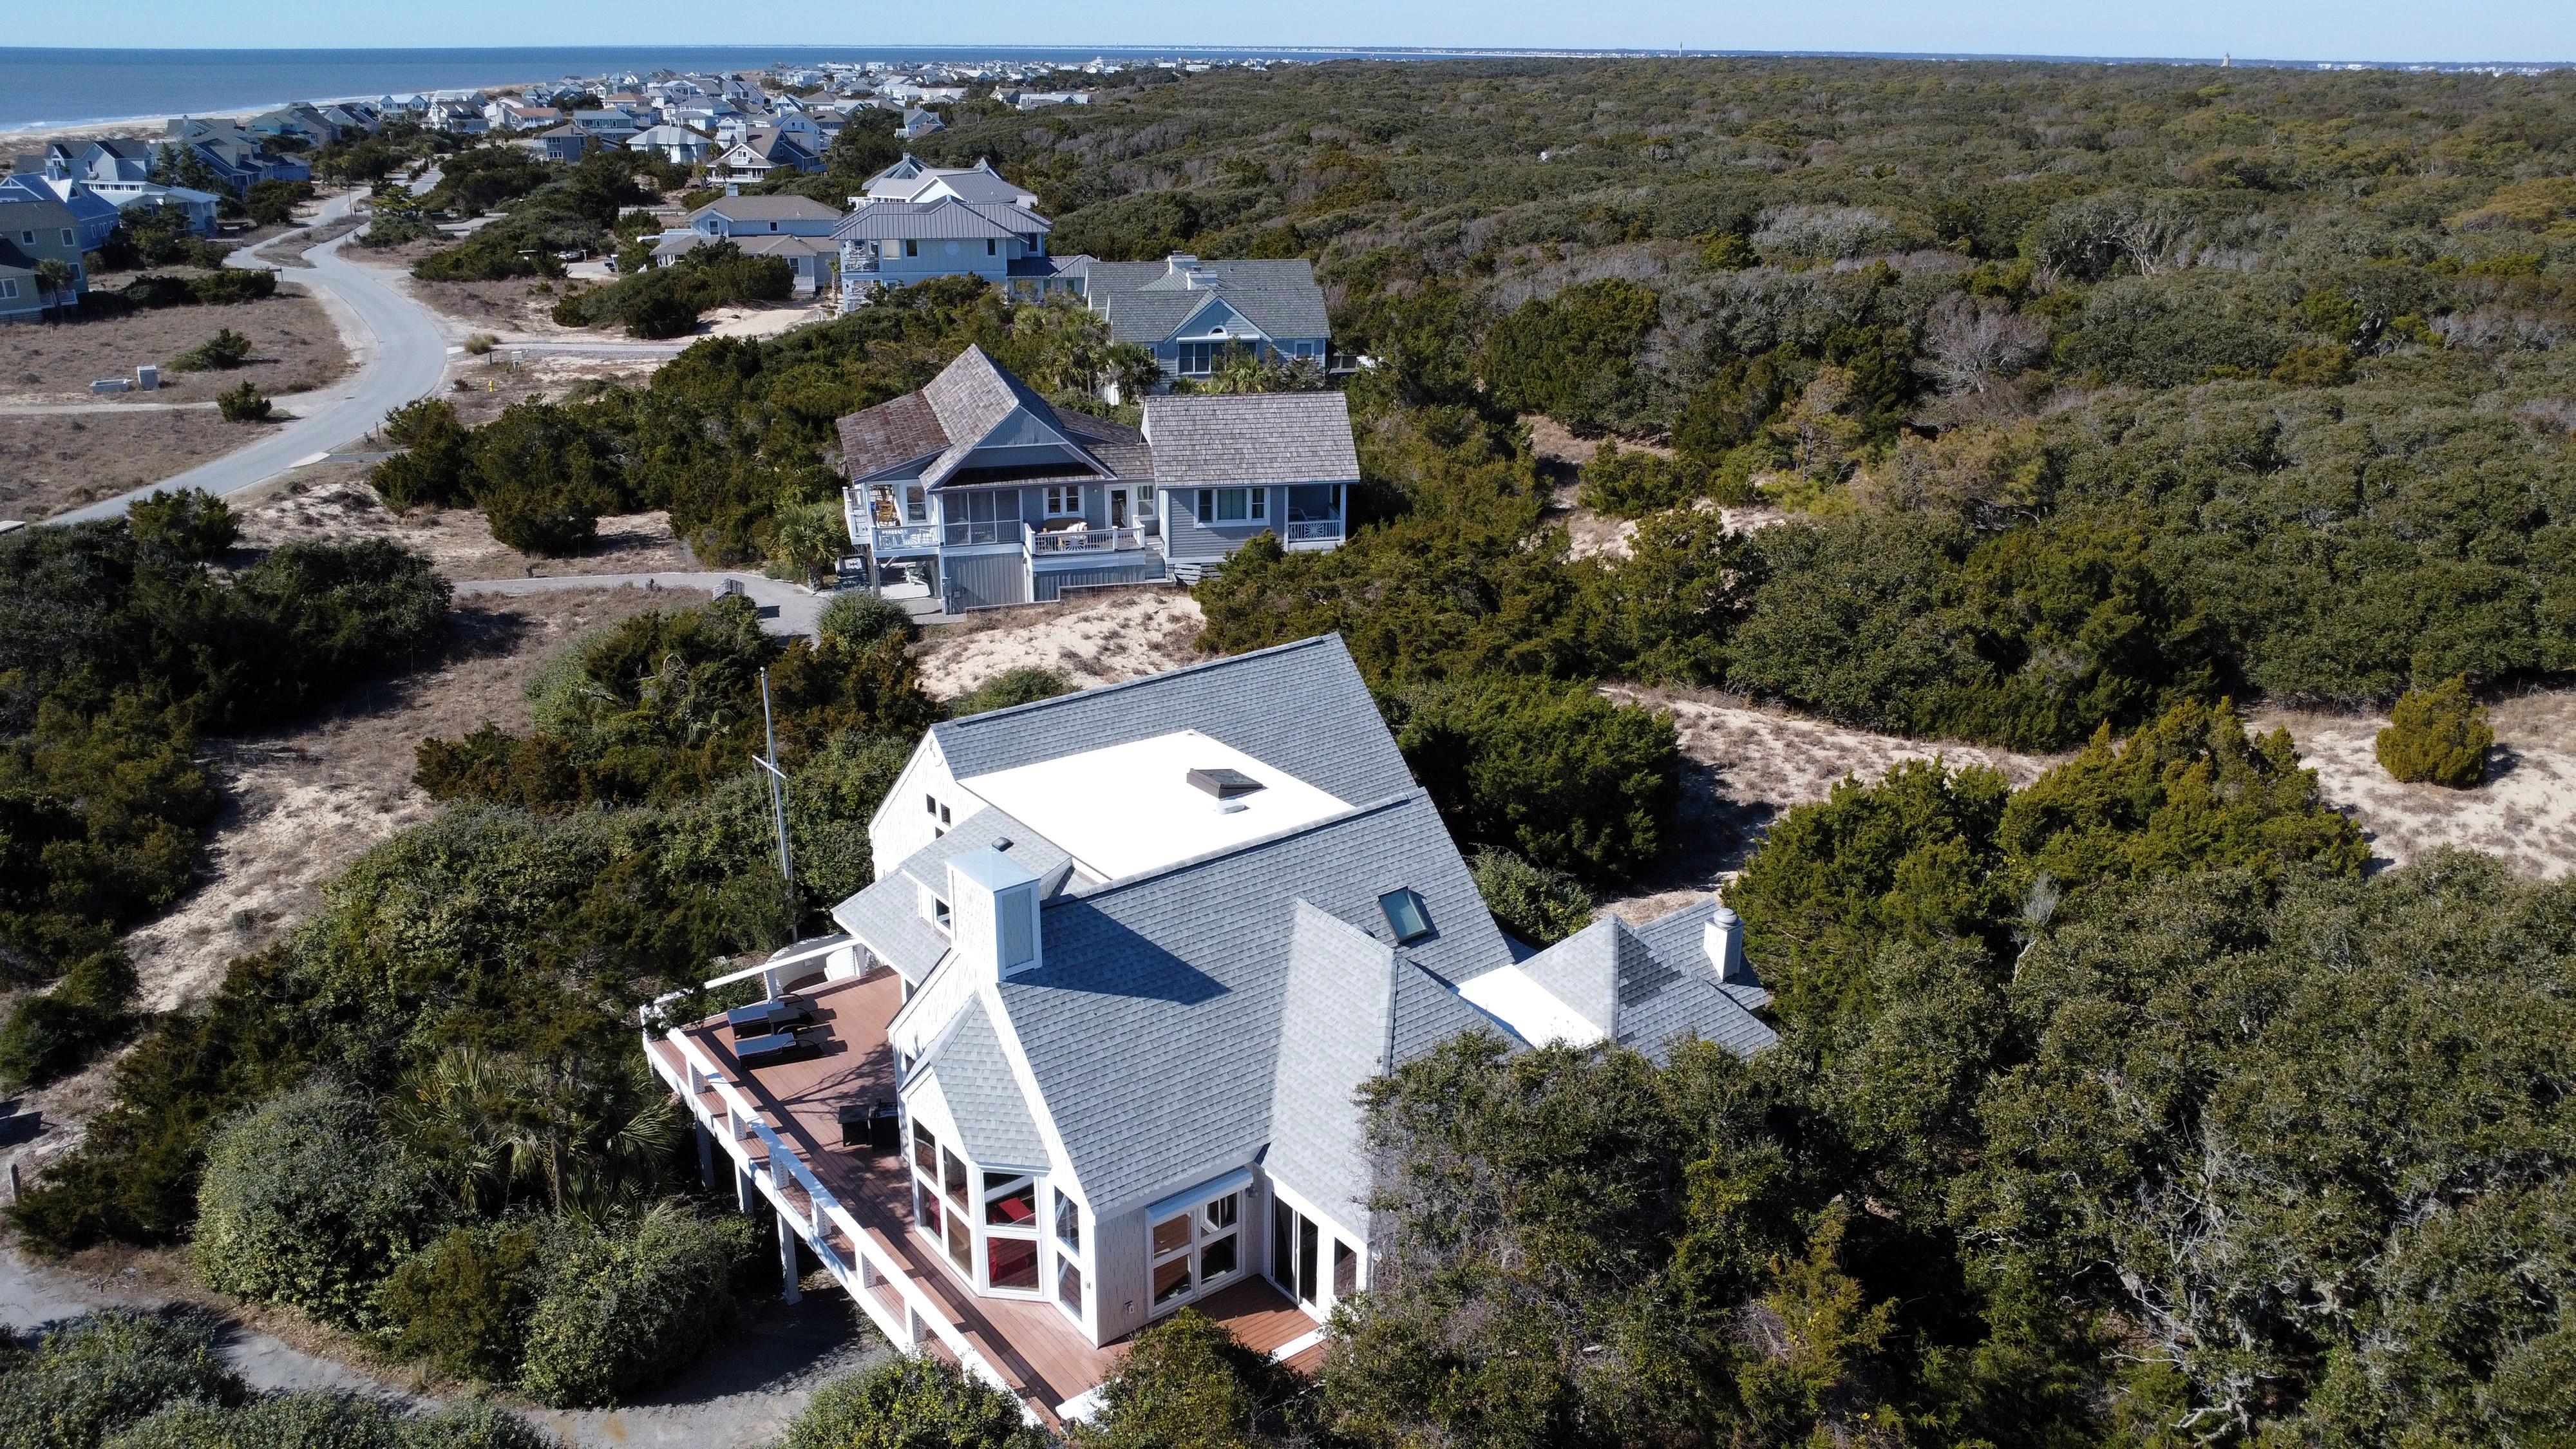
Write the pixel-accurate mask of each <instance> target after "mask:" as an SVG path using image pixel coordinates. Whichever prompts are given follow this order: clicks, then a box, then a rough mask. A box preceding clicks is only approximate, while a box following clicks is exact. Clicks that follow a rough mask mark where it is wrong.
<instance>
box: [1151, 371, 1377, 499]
mask: <svg viewBox="0 0 2576 1449" xmlns="http://www.w3.org/2000/svg"><path fill="white" fill-rule="evenodd" d="M1145 438H1146V440H1147V441H1148V442H1150V443H1151V444H1152V445H1153V448H1154V480H1155V481H1156V482H1158V483H1161V484H1163V485H1165V486H1166V487H1178V486H1183V485H1187V484H1193V483H1238V484H1239V483H1357V482H1358V481H1360V455H1359V449H1358V447H1357V445H1356V444H1354V443H1353V441H1352V439H1351V409H1350V403H1349V401H1348V400H1347V399H1345V398H1344V397H1343V396H1342V395H1341V394H1340V393H1338V392H1256V393H1235V394H1207V395H1185V396H1180V397H1149V398H1147V399H1145Z"/></svg>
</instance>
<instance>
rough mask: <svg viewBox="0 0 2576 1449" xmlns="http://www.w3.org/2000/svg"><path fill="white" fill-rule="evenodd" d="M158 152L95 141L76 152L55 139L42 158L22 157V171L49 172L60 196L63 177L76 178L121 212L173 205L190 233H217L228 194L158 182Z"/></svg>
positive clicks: (149, 147) (139, 143) (134, 144)
mask: <svg viewBox="0 0 2576 1449" xmlns="http://www.w3.org/2000/svg"><path fill="white" fill-rule="evenodd" d="M153 150H154V148H153V146H152V145H151V144H150V143H148V142H144V141H122V140H118V141H92V142H90V143H89V144H88V145H86V146H84V147H81V148H80V149H78V150H77V151H75V150H74V149H73V148H72V147H70V146H68V145H65V144H63V143H61V142H56V143H54V144H53V145H51V146H48V147H47V148H46V149H45V152H44V154H43V155H41V156H21V157H19V158H17V159H18V163H19V165H20V167H21V170H22V172H29V171H32V172H36V173H38V174H41V175H43V176H45V177H46V178H47V179H48V182H47V184H48V185H50V186H52V187H54V189H55V194H56V195H57V197H60V196H61V194H62V191H63V185H62V182H63V181H64V180H69V181H74V182H77V183H78V184H79V185H80V187H81V188H82V189H84V190H86V191H88V192H90V193H92V194H94V195H96V196H98V197H100V198H102V199H104V200H105V201H106V202H107V203H108V204H109V205H111V206H113V207H115V208H116V209H117V211H118V212H119V213H120V215H121V214H122V213H123V212H125V211H127V210H128V209H130V208H132V207H134V206H136V205H146V206H156V207H170V208H173V209H175V210H177V211H178V212H180V213H181V214H182V215H183V216H185V217H186V219H187V226H188V230H189V231H191V232H194V233H195V234H197V235H198V236H213V235H214V234H215V225H216V221H217V219H218V217H219V215H220V212H221V208H222V205H223V198H222V197H219V196H217V195H215V194H214V193H213V192H210V191H195V190H191V189H190V188H188V187H185V186H164V185H162V184H161V183H159V182H157V181H154V180H153V179H152V160H153ZM30 163H32V164H30ZM102 239H103V238H102ZM94 245H95V244H93V247H94Z"/></svg>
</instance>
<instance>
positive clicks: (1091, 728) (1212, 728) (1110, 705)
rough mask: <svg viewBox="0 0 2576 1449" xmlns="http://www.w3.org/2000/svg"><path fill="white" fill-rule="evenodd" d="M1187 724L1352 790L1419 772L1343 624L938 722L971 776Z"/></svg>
mask: <svg viewBox="0 0 2576 1449" xmlns="http://www.w3.org/2000/svg"><path fill="white" fill-rule="evenodd" d="M1183 729H1195V730H1197V731H1198V732H1199V733H1201V734H1204V735H1207V736H1208V737H1210V738H1211V739H1214V740H1217V741H1219V742H1220V743H1223V744H1228V745H1232V746H1233V747H1234V748H1236V749H1238V750H1241V751H1243V752H1244V753H1245V754H1247V755H1250V756H1252V757H1253V758H1254V759H1256V760H1260V761H1262V762H1263V763H1265V764H1269V765H1274V766H1276V767H1278V768H1279V769H1282V770H1285V771H1287V772H1288V773H1289V774H1291V775H1294V776H1296V777H1297V778H1298V779H1300V780H1303V781H1305V782H1306V783H1307V784H1309V785H1312V786H1314V787H1315V788H1317V789H1319V790H1322V791H1325V792H1326V793H1328V794H1331V795H1334V796H1336V797H1338V798H1340V799H1342V800H1345V801H1364V800H1383V799H1385V798H1387V797H1388V796H1390V795H1395V794H1398V793H1401V792H1403V791H1406V790H1410V789H1412V788H1413V773H1412V771H1411V770H1409V769H1407V768H1406V767H1405V763H1404V756H1403V755H1402V754H1401V753H1399V752H1398V751H1397V750H1396V747H1395V739H1394V737H1393V736H1391V735H1389V734H1388V733H1387V731H1386V723H1385V721H1384V719H1382V718H1381V717H1380V716H1379V714H1378V712H1377V702H1376V701H1375V700H1374V699H1372V698H1371V697H1370V695H1369V691H1368V684H1367V683H1366V681H1364V680H1362V679H1361V678H1360V671H1359V666H1358V665H1356V664H1354V663H1352V662H1351V653H1350V650H1349V649H1348V648H1347V647H1346V646H1344V645H1343V643H1342V638H1341V636H1340V635H1338V634H1319V635H1316V636H1315V637H1314V638H1312V639H1301V640H1299V641H1297V642H1296V643H1293V644H1280V645H1275V646H1273V647H1271V648H1268V649H1259V650H1255V651H1253V652H1251V653H1248V654H1237V655H1234V656H1232V657H1230V658H1226V659H1219V660H1214V661H1212V662H1210V663H1206V664H1194V665H1191V666H1189V667H1187V668H1184V669H1174V670H1170V671H1168V672H1166V673H1162V674H1153V675H1148V676H1146V677H1145V678H1142V679H1132V680H1129V681H1127V682H1126V683H1124V684H1111V685H1103V686H1102V687H1100V688H1098V689H1085V690H1080V691H1077V692H1075V693H1073V694H1063V695H1058V696H1056V697H1055V698H1053V699H1042V700H1039V701H1038V702H1037V703H1035V704H1023V705H1018V706H1015V707H1013V708H1010V709H1001V710H994V711H992V712H991V713H989V714H979V715H969V716H967V717H966V718H964V719H953V720H945V721H942V722H941V723H939V724H935V725H932V726H931V727H930V733H931V737H932V738H934V739H936V740H937V741H938V742H939V751H940V755H941V758H943V759H945V760H946V761H947V762H948V769H949V772H950V773H951V774H952V775H953V776H955V777H956V778H957V779H959V780H966V779H971V778H973V777H974V776H977V775H989V774H991V773H993V772H995V771H997V770H1009V769H1015V768H1017V767H1019V766H1021V765H1033V764H1036V763H1037V762H1039V761H1041V760H1047V759H1053V758H1054V757H1056V756H1058V755H1061V754H1065V753H1068V752H1070V751H1071V750H1074V749H1082V750H1092V749H1103V748H1106V747H1108V746H1110V745H1123V744H1127V743H1130V742H1132V741H1135V740H1142V739H1151V738H1154V737H1155V736H1158V735H1167V734H1171V733H1172V732H1174V731H1176V730H1183ZM1371 909H1375V907H1374V905H1372V907H1371Z"/></svg>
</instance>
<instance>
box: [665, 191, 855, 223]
mask: <svg viewBox="0 0 2576 1449" xmlns="http://www.w3.org/2000/svg"><path fill="white" fill-rule="evenodd" d="M840 214H841V209H840V208H839V207H837V206H833V205H830V204H829V203H826V202H821V201H816V200H815V199H814V198H812V197H810V196H726V197H719V198H717V199H716V200H714V201H710V202H708V203H707V204H706V205H704V206H701V207H699V208H698V209H697V210H695V211H693V212H690V213H689V220H691V221H696V220H697V219H698V218H699V217H702V216H721V217H724V218H726V219H728V220H731V221H830V220H832V219H833V218H835V217H837V216H839V215H840Z"/></svg>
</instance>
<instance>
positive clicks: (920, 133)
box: [894, 110, 948, 141]
mask: <svg viewBox="0 0 2576 1449" xmlns="http://www.w3.org/2000/svg"><path fill="white" fill-rule="evenodd" d="M947 129H948V123H947V122H946V121H943V120H941V119H940V118H939V113H938V112H937V111H924V110H911V111H906V112H904V113H903V124H902V125H900V126H897V127H895V128H894V133H895V134H896V135H898V136H901V137H902V138H904V139H905V140H907V141H918V140H920V139H921V138H922V137H924V136H932V135H937V134H938V133H939V132H941V131H945V130H947Z"/></svg>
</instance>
